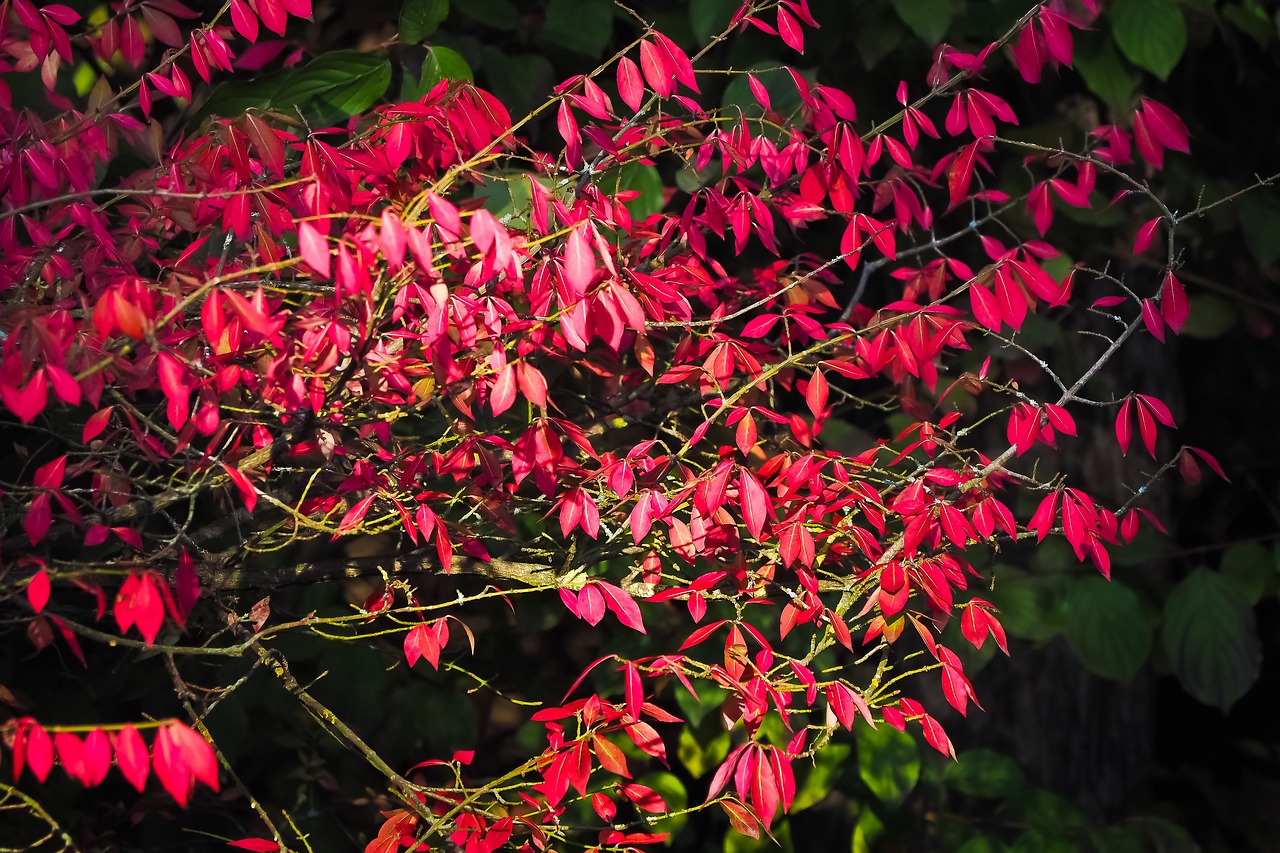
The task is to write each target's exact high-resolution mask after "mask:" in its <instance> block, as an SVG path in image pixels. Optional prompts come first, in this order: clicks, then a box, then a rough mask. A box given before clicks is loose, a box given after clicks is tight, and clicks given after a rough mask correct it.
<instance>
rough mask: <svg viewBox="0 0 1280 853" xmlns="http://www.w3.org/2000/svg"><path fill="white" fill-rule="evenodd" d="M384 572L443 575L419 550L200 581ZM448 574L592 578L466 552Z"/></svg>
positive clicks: (234, 583) (566, 581) (579, 581)
mask: <svg viewBox="0 0 1280 853" xmlns="http://www.w3.org/2000/svg"><path fill="white" fill-rule="evenodd" d="M384 573H385V574H387V575H391V576H403V575H410V574H441V572H440V563H439V560H438V559H436V557H435V551H434V549H430V550H428V549H420V550H417V551H411V552H409V553H406V554H385V555H377V556H371V557H342V558H339V559H333V560H316V561H313V562H307V563H297V564H295V565H294V566H293V567H292V568H289V569H271V568H255V567H245V568H235V569H222V568H211V569H205V570H201V572H200V582H201V584H202V585H204V586H205V587H207V588H209V589H215V590H224V591H231V590H246V589H279V588H280V587H284V586H293V585H296V584H304V583H319V582H322V581H333V580H349V579H355V578H365V577H377V576H379V575H382V574H384ZM444 574H452V575H479V576H481V577H486V578H489V579H491V580H505V581H514V582H516V583H520V584H524V585H525V586H529V587H534V588H541V589H556V588H560V587H566V588H568V589H580V588H581V587H582V585H583V584H585V583H586V581H587V573H586V571H585V570H584V569H580V568H576V569H571V570H569V571H568V572H566V573H564V574H557V572H556V569H555V568H553V567H552V566H546V565H542V564H539V563H526V562H522V561H519V560H507V559H502V558H498V559H493V560H489V561H485V560H479V559H477V558H475V557H470V556H466V555H458V556H455V557H454V558H453V563H452V565H451V566H450V568H449V571H448V572H445V573H444Z"/></svg>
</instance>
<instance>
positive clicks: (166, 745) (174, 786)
mask: <svg viewBox="0 0 1280 853" xmlns="http://www.w3.org/2000/svg"><path fill="white" fill-rule="evenodd" d="M152 757H153V763H154V766H155V770H156V778H157V779H159V780H160V784H161V785H163V786H164V789H165V790H166V791H168V792H169V794H170V796H172V797H173V798H174V799H175V800H177V802H178V805H180V806H183V807H185V806H186V805H187V801H188V800H189V799H190V797H191V791H192V787H193V785H194V783H195V782H203V783H204V784H205V785H207V786H208V787H210V788H212V789H213V790H215V791H216V790H218V761H217V758H216V757H215V755H214V752H213V747H212V746H210V745H209V742H208V741H207V740H205V739H204V738H203V737H201V736H200V735H198V734H196V732H195V731H194V730H192V729H191V728H190V727H188V726H186V725H184V724H183V723H180V722H178V721H177V720H173V721H172V722H170V723H168V724H166V725H163V726H161V727H160V731H159V732H158V733H157V734H156V742H155V746H154V748H153V749H152Z"/></svg>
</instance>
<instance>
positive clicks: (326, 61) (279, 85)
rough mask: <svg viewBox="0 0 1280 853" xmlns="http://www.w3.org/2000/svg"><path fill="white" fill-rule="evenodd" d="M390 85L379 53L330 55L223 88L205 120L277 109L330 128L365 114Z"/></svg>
mask: <svg viewBox="0 0 1280 853" xmlns="http://www.w3.org/2000/svg"><path fill="white" fill-rule="evenodd" d="M390 83H391V63H390V62H389V61H388V60H387V57H386V54H384V53H382V52H381V51H373V52H366V51H359V50H331V51H329V52H327V53H323V54H321V55H320V56H317V57H316V58H315V59H313V60H311V61H310V62H308V63H307V64H306V65H302V66H299V67H297V68H286V69H283V70H281V71H276V72H274V73H271V74H263V75H261V76H259V77H256V78H254V79H253V80H248V81H233V82H229V83H224V84H223V85H221V86H219V87H218V88H217V89H216V90H215V91H214V93H213V96H212V97H210V98H209V100H208V102H206V104H205V106H204V107H203V108H202V110H201V114H202V115H219V116H233V115H239V114H242V113H243V112H244V111H245V110H246V109H248V108H250V107H257V108H259V109H268V108H271V107H274V108H276V109H279V110H287V111H288V112H300V113H302V115H303V116H304V117H306V118H307V119H308V120H309V121H313V122H316V123H329V122H334V121H338V120H340V119H344V118H347V117H349V116H353V115H356V114H357V113H362V112H364V111H365V110H367V109H368V108H369V107H371V106H373V105H374V104H375V103H377V102H378V100H379V99H380V98H382V97H383V95H385V94H386V92H387V86H388V85H389V84H390Z"/></svg>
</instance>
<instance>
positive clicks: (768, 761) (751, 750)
mask: <svg viewBox="0 0 1280 853" xmlns="http://www.w3.org/2000/svg"><path fill="white" fill-rule="evenodd" d="M730 781H732V782H733V788H734V791H735V792H736V794H737V796H738V799H739V800H740V801H741V802H742V803H744V804H746V805H748V806H749V807H750V808H751V811H752V813H753V814H754V816H755V817H756V819H757V820H759V821H760V823H761V824H763V826H764V828H765V830H766V831H767V830H768V829H769V827H770V826H772V824H773V821H774V819H775V818H776V817H777V813H778V810H779V809H781V810H782V811H783V812H784V813H785V812H786V811H787V810H789V809H790V808H791V803H792V801H793V800H794V799H795V795H796V781H795V776H794V774H793V773H792V771H791V759H790V758H788V757H787V756H786V755H785V754H784V753H783V752H782V750H780V749H778V747H776V746H770V745H765V744H760V743H756V742H754V741H751V742H748V743H744V744H741V745H739V746H737V747H735V748H734V749H733V751H732V752H730V753H729V755H728V757H726V758H725V760H724V763H723V764H721V765H720V768H719V769H718V770H717V771H716V773H715V776H714V777H712V779H711V790H710V791H709V792H708V794H707V802H711V801H712V800H714V799H716V798H717V797H718V796H720V794H721V792H723V791H724V790H725V789H726V788H727V787H728V786H729V783H730Z"/></svg>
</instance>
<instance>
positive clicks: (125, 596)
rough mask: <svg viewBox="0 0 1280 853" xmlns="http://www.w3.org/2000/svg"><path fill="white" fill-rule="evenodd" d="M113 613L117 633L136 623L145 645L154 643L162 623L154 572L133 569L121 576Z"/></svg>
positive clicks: (162, 617)
mask: <svg viewBox="0 0 1280 853" xmlns="http://www.w3.org/2000/svg"><path fill="white" fill-rule="evenodd" d="M114 613H115V617H116V623H117V624H118V625H119V626H120V631H121V633H124V632H126V631H128V630H129V629H130V628H131V627H133V626H135V625H136V626H137V628H138V633H140V634H142V638H143V639H144V640H146V643H147V645H148V646H149V645H151V644H152V643H154V642H155V639H156V634H158V633H160V626H161V625H162V624H163V623H164V600H163V598H162V597H161V595H160V590H159V589H157V588H156V579H155V573H154V572H134V573H133V574H131V575H129V577H127V578H125V582H124V583H123V584H122V585H121V587H120V592H119V593H118V594H117V595H116V601H115V607H114Z"/></svg>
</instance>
